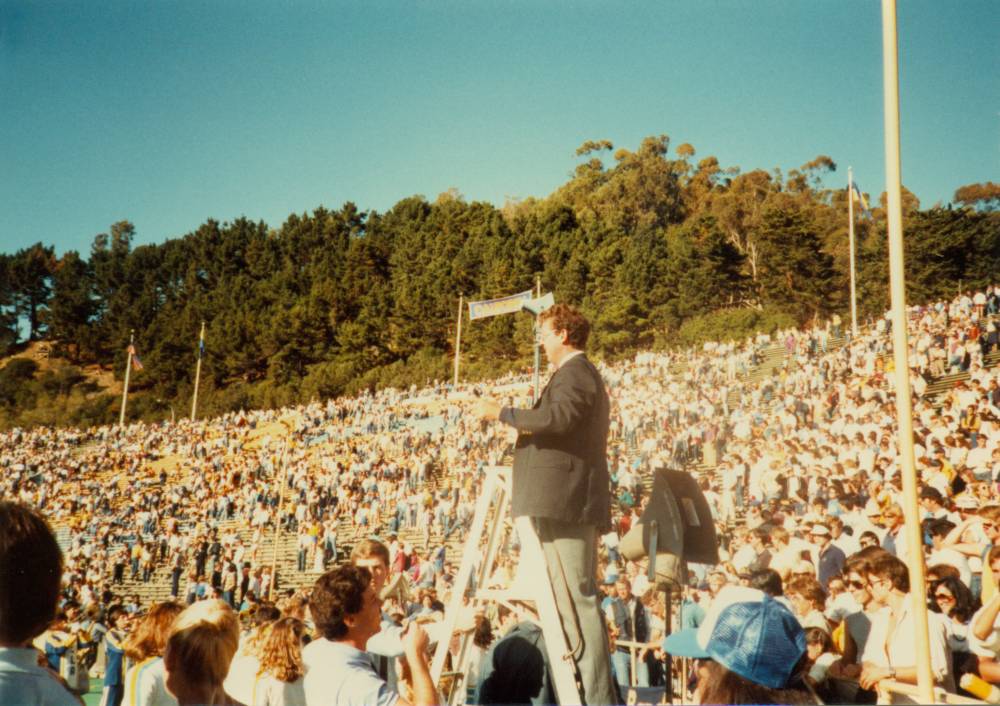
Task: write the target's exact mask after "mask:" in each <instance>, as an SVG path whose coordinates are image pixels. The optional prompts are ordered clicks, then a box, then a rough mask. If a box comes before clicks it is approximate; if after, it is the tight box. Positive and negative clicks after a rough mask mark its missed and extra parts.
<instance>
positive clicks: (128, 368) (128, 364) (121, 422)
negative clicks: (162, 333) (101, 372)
mask: <svg viewBox="0 0 1000 706" xmlns="http://www.w3.org/2000/svg"><path fill="white" fill-rule="evenodd" d="M133 353H135V329H132V332H131V333H130V335H129V339H128V358H127V359H126V360H125V388H124V389H123V390H122V411H121V413H120V414H119V415H118V426H120V427H123V426H125V406H126V404H127V403H128V380H129V374H130V373H131V372H132V354H133Z"/></svg>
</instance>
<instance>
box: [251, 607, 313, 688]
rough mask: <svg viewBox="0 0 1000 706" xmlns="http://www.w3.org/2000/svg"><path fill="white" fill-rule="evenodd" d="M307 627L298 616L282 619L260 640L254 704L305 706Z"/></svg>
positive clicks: (269, 628)
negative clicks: (305, 642)
mask: <svg viewBox="0 0 1000 706" xmlns="http://www.w3.org/2000/svg"><path fill="white" fill-rule="evenodd" d="M305 632H306V626H305V623H303V622H302V621H301V620H299V619H298V618H281V619H280V620H278V621H276V622H275V623H273V624H272V625H270V626H269V627H268V629H267V633H266V634H265V636H264V639H263V640H262V641H261V643H260V653H259V654H260V671H259V672H258V675H257V681H256V682H255V683H254V687H253V694H254V695H253V704H252V706H305V703H306V693H305V690H304V689H303V687H302V674H303V672H304V671H305V668H304V667H303V666H302V637H303V635H305Z"/></svg>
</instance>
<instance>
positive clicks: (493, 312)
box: [469, 289, 533, 321]
mask: <svg viewBox="0 0 1000 706" xmlns="http://www.w3.org/2000/svg"><path fill="white" fill-rule="evenodd" d="M532 296H533V295H532V293H531V290H530V289H529V290H528V291H526V292H521V293H520V294H511V295H510V296H509V297H502V298H500V299H484V300H483V301H480V302H469V321H475V320H476V319H485V318H488V317H490V316H499V315H500V314H513V313H515V312H518V311H520V310H521V307H523V306H524V305H525V304H527V303H528V302H530V301H531V299H532Z"/></svg>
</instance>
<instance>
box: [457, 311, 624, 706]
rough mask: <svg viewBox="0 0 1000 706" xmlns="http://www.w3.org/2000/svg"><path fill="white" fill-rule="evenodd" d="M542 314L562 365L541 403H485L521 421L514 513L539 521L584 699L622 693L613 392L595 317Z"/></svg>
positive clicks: (553, 357)
mask: <svg viewBox="0 0 1000 706" xmlns="http://www.w3.org/2000/svg"><path fill="white" fill-rule="evenodd" d="M538 322H539V335H540V339H541V345H542V348H544V350H545V356H546V357H547V358H548V360H549V362H550V363H551V364H552V366H553V367H554V368H555V372H554V373H553V375H552V378H551V379H550V380H549V384H548V385H546V386H545V389H544V390H543V391H542V394H541V395H540V396H539V398H538V401H537V402H535V405H534V406H533V407H532V408H531V409H515V408H513V407H501V406H500V404H499V403H497V402H496V401H494V400H488V399H484V400H480V402H479V404H478V406H477V409H476V413H477V414H478V415H479V416H480V417H482V418H484V419H498V420H500V421H501V422H503V423H505V424H508V425H510V426H512V427H514V428H515V429H517V431H518V438H517V445H516V450H515V452H514V468H513V491H512V493H513V495H512V499H511V509H512V512H513V515H514V517H522V516H528V517H531V518H532V520H533V522H534V525H535V529H536V531H537V533H538V538H539V540H540V541H541V544H542V550H543V552H544V553H545V559H546V563H547V565H548V571H549V577H550V579H551V581H552V587H553V590H554V592H555V596H556V605H557V607H558V609H559V617H560V619H561V620H562V625H563V631H564V632H565V633H566V641H567V644H568V645H569V648H570V650H571V651H572V653H573V658H574V661H575V662H576V665H577V667H578V669H579V674H580V680H581V683H582V685H583V700H584V703H587V704H609V703H617V702H618V701H619V699H618V697H617V695H616V694H615V693H614V687H613V685H612V681H611V669H610V657H609V652H608V634H607V629H606V627H605V624H604V619H603V616H602V615H601V610H600V604H599V595H598V592H597V581H596V571H597V567H596V561H597V537H598V530H599V529H602V530H603V529H605V528H607V527H610V523H611V483H610V477H609V475H608V462H607V440H608V418H609V402H608V395H607V392H606V391H605V389H604V381H603V380H602V379H601V375H600V373H599V372H598V371H597V368H595V367H594V365H593V363H591V362H590V361H589V360H587V357H586V356H585V355H584V354H583V349H584V347H585V346H586V344H587V337H588V335H589V334H590V324H589V323H588V322H587V320H586V319H585V318H584V317H583V316H582V315H581V314H580V313H579V312H577V311H576V310H575V309H573V308H572V307H570V306H567V305H565V304H556V305H555V306H553V307H551V308H549V309H547V310H546V311H544V312H542V314H540V315H539V317H538Z"/></svg>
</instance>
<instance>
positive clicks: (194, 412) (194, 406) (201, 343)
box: [191, 321, 205, 422]
mask: <svg viewBox="0 0 1000 706" xmlns="http://www.w3.org/2000/svg"><path fill="white" fill-rule="evenodd" d="M204 354H205V322H204V321H202V322H201V334H200V335H199V336H198V363H197V365H196V366H195V369H194V396H193V397H192V398H191V421H192V422H193V421H194V420H195V419H197V417H198V383H199V382H200V381H201V358H202V356H203V355H204Z"/></svg>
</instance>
